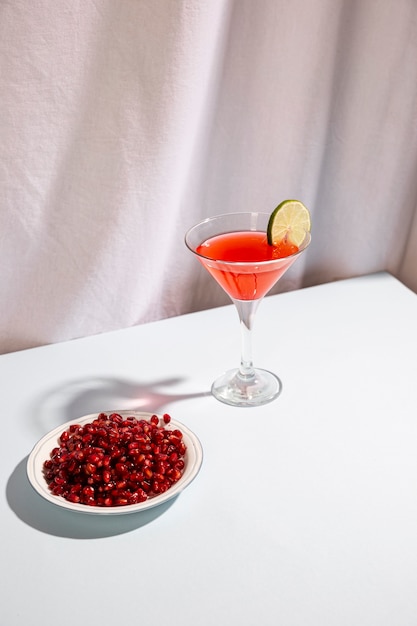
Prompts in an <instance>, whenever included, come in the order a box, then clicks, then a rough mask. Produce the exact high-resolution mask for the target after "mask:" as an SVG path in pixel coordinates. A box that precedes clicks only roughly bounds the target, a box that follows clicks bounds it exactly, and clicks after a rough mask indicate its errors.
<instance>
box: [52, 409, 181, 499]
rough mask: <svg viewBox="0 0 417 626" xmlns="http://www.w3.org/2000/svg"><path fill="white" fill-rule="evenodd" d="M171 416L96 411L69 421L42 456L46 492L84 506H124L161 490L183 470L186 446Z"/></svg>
mask: <svg viewBox="0 0 417 626" xmlns="http://www.w3.org/2000/svg"><path fill="white" fill-rule="evenodd" d="M170 421H171V418H170V416H169V415H168V414H167V413H165V414H164V415H163V417H162V419H159V418H158V416H157V415H152V416H151V418H150V419H149V421H148V420H145V419H137V418H136V417H134V416H128V417H126V418H124V417H122V416H121V415H120V414H118V413H112V414H110V415H109V416H108V415H106V414H105V413H100V414H99V415H98V417H97V418H96V419H94V420H93V421H92V422H90V423H88V424H85V425H83V426H80V425H78V424H73V425H71V426H70V427H69V428H67V430H65V431H64V432H63V433H62V434H61V436H60V438H59V446H58V447H55V448H53V450H52V451H51V453H50V458H49V459H47V460H46V461H45V462H44V476H45V480H46V481H47V483H48V485H49V488H50V490H51V492H52V493H53V494H54V495H57V496H60V497H64V498H65V499H67V500H68V501H69V502H72V503H82V504H84V505H88V506H102V507H109V506H127V505H129V504H136V503H139V502H144V501H145V500H146V499H148V498H150V497H153V496H155V495H158V494H160V493H163V492H165V491H166V490H167V489H169V488H170V487H171V485H172V484H173V483H174V482H177V481H178V480H179V478H181V476H182V472H183V470H184V468H185V462H184V458H183V457H184V455H185V452H186V446H185V443H184V441H183V439H182V433H181V431H180V430H179V429H175V430H172V431H171V430H166V429H165V425H166V424H168V423H169V422H170Z"/></svg>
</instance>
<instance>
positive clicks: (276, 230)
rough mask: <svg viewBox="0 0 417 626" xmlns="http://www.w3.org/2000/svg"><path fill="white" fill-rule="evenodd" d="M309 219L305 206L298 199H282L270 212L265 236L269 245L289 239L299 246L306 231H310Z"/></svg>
mask: <svg viewBox="0 0 417 626" xmlns="http://www.w3.org/2000/svg"><path fill="white" fill-rule="evenodd" d="M310 228H311V220H310V213H309V211H308V209H307V207H305V206H304V204H303V203H302V202H300V201H299V200H284V201H283V202H281V204H279V205H278V206H277V208H276V209H275V210H274V211H273V212H272V213H271V217H270V218H269V222H268V228H267V236H268V243H269V245H270V246H276V245H278V244H279V243H280V242H282V241H289V242H290V243H292V244H294V245H295V246H297V247H298V246H301V244H302V243H303V241H304V238H305V235H306V232H310Z"/></svg>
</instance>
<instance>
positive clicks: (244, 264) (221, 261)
mask: <svg viewBox="0 0 417 626" xmlns="http://www.w3.org/2000/svg"><path fill="white" fill-rule="evenodd" d="M238 215H241V216H242V215H261V216H265V217H267V218H268V219H269V217H270V213H265V212H264V211H235V212H233V213H220V214H218V215H212V216H210V217H206V218H205V219H203V220H201V221H200V222H197V224H194V226H191V227H190V228H189V229H188V230H187V231H186V233H185V236H184V241H185V245H186V246H187V248H188V249H189V250H190V252H192V253H193V254H195V256H196V257H198V258H201V259H204V260H205V261H209V262H211V263H218V264H220V265H224V266H233V267H248V266H266V265H271V264H275V265H279V264H280V263H284V262H285V261H287V260H288V259H293V258H294V257H297V256H299V255H300V254H301V253H302V252H304V250H305V249H306V248H308V246H309V245H310V242H311V233H310V231H308V230H306V231H305V237H304V239H303V242H302V244H301V245H300V247H299V249H298V250H297V252H293V253H292V254H288V255H287V256H284V257H279V258H277V259H265V260H260V261H225V260H224V259H213V257H209V256H206V255H204V254H201V253H200V252H197V250H196V249H195V248H193V247H192V246H191V245H190V244H189V242H188V240H187V239H188V236H189V234H190V233H191V231H194V230H196V229H197V228H198V227H199V226H203V225H204V224H208V223H209V222H214V221H215V220H216V219H219V218H227V217H235V216H238ZM245 230H246V231H248V230H249V231H250V230H252V231H253V232H258V233H259V232H261V233H265V235H266V229H256V228H255V229H250V228H249V229H244V228H239V227H237V228H231V229H229V230H225V231H223V232H219V233H218V235H222V234H227V233H236V232H241V231H245ZM211 236H212V237H216V236H217V235H211ZM208 238H209V237H208ZM203 241H205V240H204V239H203ZM203 241H202V242H203ZM202 242H200V243H202Z"/></svg>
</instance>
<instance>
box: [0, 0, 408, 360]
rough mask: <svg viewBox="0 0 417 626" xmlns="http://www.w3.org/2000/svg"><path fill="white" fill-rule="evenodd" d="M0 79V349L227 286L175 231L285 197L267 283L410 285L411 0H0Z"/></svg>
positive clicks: (206, 303)
mask: <svg viewBox="0 0 417 626" xmlns="http://www.w3.org/2000/svg"><path fill="white" fill-rule="evenodd" d="M0 81H1V82H0V85H1V98H0V128H1V160H0V181H1V196H0V249H1V262H0V297H1V301H0V352H8V351H12V350H19V349H23V348H28V347H31V346H36V345H41V344H47V343H52V342H58V341H63V340H68V339H71V338H75V337H81V336H85V335H90V334H95V333H100V332H104V331H109V330H113V329H118V328H123V327H128V326H131V325H134V324H140V323H144V322H148V321H152V320H157V319H161V318H164V317H169V316H173V315H178V314H182V313H187V312H190V311H195V310H198V309H203V308H208V307H212V306H218V305H221V304H224V303H227V302H228V300H227V298H226V296H225V295H224V294H223V293H222V292H221V290H220V288H219V287H218V286H217V285H216V284H215V283H214V281H213V279H211V278H210V277H209V276H208V274H207V275H206V274H205V272H204V270H203V269H202V268H200V266H199V264H198V262H197V261H196V260H195V259H194V258H193V257H192V255H191V253H190V252H189V251H187V250H186V248H185V246H184V242H183V238H184V232H185V230H186V229H187V228H188V227H190V226H191V225H193V224H194V223H195V222H196V221H198V220H200V219H201V218H204V217H206V216H209V215H210V214H215V213H222V212H232V211H236V210H252V209H255V210H261V211H266V212H270V211H272V210H273V209H274V208H275V206H276V205H277V204H278V202H279V201H281V200H282V199H284V198H289V197H295V198H299V199H300V200H302V201H303V202H304V203H305V204H306V205H307V206H308V207H309V208H310V210H311V214H312V220H313V233H312V234H313V242H312V244H311V246H310V249H309V250H308V252H307V253H305V255H304V257H303V258H301V259H300V260H299V261H298V262H297V263H296V264H295V265H294V266H293V267H292V268H291V270H290V271H289V272H288V273H287V274H286V276H285V277H284V278H283V279H282V280H281V282H280V283H279V284H278V285H277V287H276V288H275V291H274V292H275V293H276V292H279V291H288V290H291V289H296V288H302V287H306V286H310V285H316V284H319V283H322V282H328V281H333V280H338V279H341V278H345V277H350V276H357V275H361V274H365V273H369V272H377V271H380V270H388V271H390V272H391V273H393V274H394V275H395V276H397V277H398V278H399V279H400V280H402V281H403V282H404V283H405V284H406V285H408V286H409V287H410V288H412V289H414V290H417V217H416V215H417V176H416V166H417V135H416V131H417V2H416V1H415V0H36V2H33V1H32V0H1V1H0ZM352 306H360V303H352ZM399 322H400V321H399ZM306 324H308V311H306Z"/></svg>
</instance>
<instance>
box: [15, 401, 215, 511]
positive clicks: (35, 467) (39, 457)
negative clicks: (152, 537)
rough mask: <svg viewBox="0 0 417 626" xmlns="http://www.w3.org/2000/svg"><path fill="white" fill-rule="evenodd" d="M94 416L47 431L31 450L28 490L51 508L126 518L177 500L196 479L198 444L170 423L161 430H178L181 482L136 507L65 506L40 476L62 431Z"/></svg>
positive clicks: (139, 416) (187, 431) (127, 413)
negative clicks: (182, 450) (182, 452)
mask: <svg viewBox="0 0 417 626" xmlns="http://www.w3.org/2000/svg"><path fill="white" fill-rule="evenodd" d="M107 413H118V414H119V415H122V416H125V417H128V416H134V417H136V418H137V419H146V420H149V418H150V417H151V416H152V415H154V413H143V412H140V411H126V410H123V411H111V412H110V411H108V412H107ZM98 415H99V413H92V414H91V415H85V416H83V417H81V418H80V419H79V420H72V421H71V422H66V423H65V424H62V425H61V426H58V427H57V428H54V430H51V431H50V432H49V433H48V434H47V435H45V436H44V437H42V439H40V440H39V441H38V443H37V444H36V445H35V447H34V448H33V450H32V452H31V453H30V455H29V458H28V462H27V467H26V470H27V475H28V478H29V482H30V483H31V485H32V487H33V488H34V489H35V490H36V491H37V492H38V494H39V495H41V496H42V497H43V498H45V500H48V501H49V502H52V504H56V505H57V506H59V507H61V508H64V509H68V510H70V511H77V512H79V513H87V514H89V515H126V514H127V513H137V512H139V511H145V510H146V509H150V508H152V507H155V506H158V505H159V504H162V503H163V502H167V501H168V500H171V499H172V498H175V496H177V495H178V494H179V493H181V491H183V490H184V489H185V488H186V487H188V485H189V484H190V483H191V482H192V480H194V478H195V477H196V476H197V474H198V472H199V470H200V467H201V463H202V461H203V449H202V447H201V443H200V441H199V440H198V438H197V437H196V435H195V434H194V433H193V432H192V431H191V430H190V429H189V428H187V427H186V426H184V424H181V423H180V422H176V421H174V420H171V421H170V422H169V423H168V424H165V425H164V427H165V428H166V429H167V430H175V429H179V430H180V431H181V432H182V434H183V441H184V443H185V445H186V446H187V451H186V453H185V455H184V462H185V467H184V471H183V474H182V476H181V478H180V479H179V481H178V482H176V483H174V484H173V485H172V487H170V488H169V489H168V490H167V491H165V492H164V493H161V494H159V495H157V496H152V497H150V498H148V499H147V500H145V502H140V503H138V504H130V505H126V506H113V507H111V506H110V507H102V506H89V505H87V504H75V503H72V502H69V501H68V500H66V499H65V498H63V497H62V496H55V495H54V494H53V493H51V491H50V490H49V487H48V483H47V482H46V480H45V477H44V475H43V464H44V462H45V461H46V460H47V459H49V458H50V453H51V450H52V449H53V448H55V447H57V446H59V443H58V440H59V437H60V435H61V434H62V432H63V431H64V430H66V429H67V428H68V427H69V426H70V425H71V424H80V425H83V424H88V423H89V422H92V421H93V420H94V419H96V418H97V417H98ZM158 417H160V416H158Z"/></svg>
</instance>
